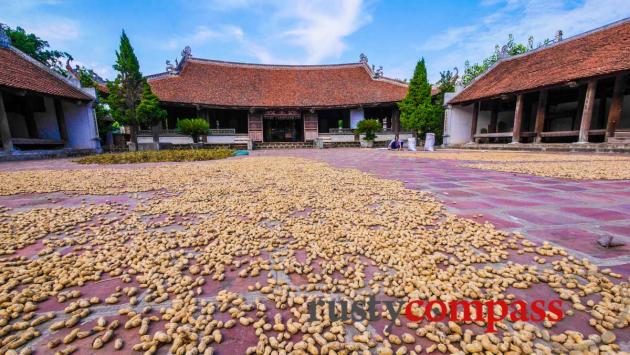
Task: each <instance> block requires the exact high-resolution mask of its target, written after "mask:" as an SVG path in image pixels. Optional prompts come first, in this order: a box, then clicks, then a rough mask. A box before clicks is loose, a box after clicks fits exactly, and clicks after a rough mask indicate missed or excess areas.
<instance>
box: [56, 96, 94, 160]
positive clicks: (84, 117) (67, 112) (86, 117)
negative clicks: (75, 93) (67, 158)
mask: <svg viewBox="0 0 630 355" xmlns="http://www.w3.org/2000/svg"><path fill="white" fill-rule="evenodd" d="M61 104H62V107H63V112H64V116H65V119H66V129H67V131H68V147H70V148H74V149H100V142H99V138H98V134H97V126H96V117H95V116H94V109H93V108H92V103H86V102H82V103H80V104H78V103H77V102H76V101H66V100H62V101H61Z"/></svg>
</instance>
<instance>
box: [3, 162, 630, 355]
mask: <svg viewBox="0 0 630 355" xmlns="http://www.w3.org/2000/svg"><path fill="white" fill-rule="evenodd" d="M0 177H2V180H3V181H4V183H3V184H2V185H0V195H13V194H49V193H59V192H63V193H64V195H66V196H73V197H77V196H78V197H80V198H81V199H84V200H83V202H81V203H80V205H79V206H74V205H73V206H63V204H62V205H61V206H55V207H33V208H30V209H16V210H12V209H9V208H3V209H1V210H0V234H1V238H0V256H1V258H0V266H1V268H0V280H1V281H2V282H0V340H1V341H0V353H9V352H13V351H14V352H16V353H24V354H26V353H29V351H30V349H36V348H42V349H48V350H47V351H49V352H57V353H59V354H70V353H73V352H78V353H99V352H102V353H107V352H112V351H117V350H120V351H121V352H125V353H128V352H131V351H132V350H133V351H138V352H144V353H147V354H152V353H156V352H158V351H163V352H168V351H170V352H172V353H174V354H188V353H191V354H195V353H197V354H212V353H213V352H215V351H217V352H223V353H228V352H230V351H235V349H236V348H235V346H237V345H235V344H238V340H239V339H238V338H237V337H238V334H241V333H243V332H245V333H246V334H250V335H251V339H254V340H253V341H252V343H251V344H248V346H247V347H245V348H243V349H242V351H244V352H246V353H251V354H254V353H257V354H272V353H278V354H283V353H291V352H295V353H303V354H306V353H310V354H317V353H338V354H351V353H368V352H372V353H378V354H406V353H418V354H419V353H423V352H427V353H428V352H431V351H438V352H441V353H458V352H459V353H464V352H468V353H481V352H483V351H486V352H489V353H499V352H510V351H511V352H513V353H523V352H524V353H527V352H539V353H570V352H586V351H590V352H592V353H597V352H609V353H613V352H619V351H620V350H621V347H620V343H619V339H618V338H619V334H621V333H620V331H622V332H623V331H627V328H628V323H629V322H630V287H629V285H628V280H627V279H623V277H622V275H619V274H616V273H615V272H612V271H611V270H606V269H600V268H599V267H598V266H596V265H594V264H592V263H591V262H590V261H589V260H586V259H584V260H583V259H579V258H576V257H574V256H571V255H569V254H568V253H567V252H566V251H565V250H563V249H561V248H558V247H556V246H554V245H551V244H548V243H545V244H537V243H534V242H531V241H528V240H527V239H525V238H524V237H523V236H522V235H520V234H511V233H507V232H503V231H499V230H496V229H495V228H494V227H493V226H492V225H491V224H478V223H476V222H474V221H471V220H468V219H464V218H459V217H457V216H455V215H452V214H449V213H447V212H446V210H445V209H444V207H443V206H442V205H441V204H440V203H439V202H438V201H437V200H436V199H434V198H433V196H432V195H430V194H428V193H425V192H421V191H414V190H407V189H405V188H404V187H403V185H402V183H400V182H397V181H390V180H382V179H377V178H375V177H373V176H371V175H368V174H364V173H361V172H359V171H356V170H349V169H333V168H331V167H329V166H328V165H326V164H324V163H318V162H313V161H309V160H305V159H293V158H247V159H232V160H226V161H215V162H207V163H178V164H169V165H163V166H157V167H143V168H124V169H116V168H101V167H99V168H94V169H82V170H56V171H21V172H13V173H2V174H0ZM95 196H101V197H100V198H99V199H96V198H95ZM102 196H107V198H102ZM115 196H118V197H121V196H123V197H124V198H119V199H114V198H113V197H115ZM109 198H111V200H110V199H109ZM31 248H35V250H36V251H35V252H28V250H30V249H31ZM517 255H518V257H519V258H518V260H520V261H521V262H516V261H513V260H512V259H513V258H514V257H515V256H517ZM542 257H544V260H545V262H544V263H540V260H541V259H542ZM524 260H525V261H524ZM527 260H528V261H527ZM111 280H117V282H118V286H116V287H113V288H111V289H107V290H106V291H107V292H106V294H100V295H99V296H94V295H92V294H90V293H89V292H90V291H93V290H94V289H97V288H98V287H99V285H101V283H103V282H108V281H111ZM243 282H244V283H245V284H246V286H245V287H240V288H238V287H237V286H238V284H239V283H243ZM541 287H542V288H545V289H548V290H550V292H552V293H553V294H554V295H555V296H554V297H556V298H560V299H562V300H564V302H565V304H566V306H567V308H572V309H571V312H570V313H571V314H572V315H570V314H569V312H567V315H566V317H565V319H563V320H562V321H560V323H562V322H576V320H575V318H577V315H580V316H582V317H583V319H588V320H589V324H590V327H589V328H588V332H586V333H581V332H577V331H570V330H565V331H559V330H557V329H556V327H557V325H556V324H544V325H543V324H534V323H529V322H520V321H519V322H514V323H512V322H510V321H508V320H504V321H502V322H499V323H497V328H499V332H498V333H496V334H484V333H483V326H484V324H483V322H478V323H480V324H476V325H473V324H465V323H456V322H447V323H428V322H426V321H423V322H420V323H409V322H408V321H407V320H406V318H403V317H404V316H401V318H399V319H398V320H397V321H396V322H395V324H394V326H393V329H387V331H383V329H382V327H381V328H378V329H377V328H376V327H375V326H373V325H372V324H370V323H368V322H355V321H353V320H349V321H346V322H343V321H340V320H332V319H330V318H329V316H328V313H327V312H326V311H325V309H324V307H318V308H317V314H318V316H319V320H317V321H312V320H311V319H310V318H309V310H308V304H309V302H310V301H313V300H319V299H346V300H352V301H365V300H367V299H368V297H369V296H371V295H375V296H376V297H377V298H387V299H394V300H399V301H405V300H409V299H423V300H430V299H431V300H435V299H440V300H444V301H448V300H457V299H471V300H482V301H485V300H496V299H504V300H506V301H508V302H509V301H511V300H513V299H515V297H516V296H515V293H516V292H517V291H518V294H519V295H521V296H519V297H523V296H522V295H523V294H526V293H527V292H531V293H533V292H534V289H535V288H541ZM516 290H517V291H516ZM534 296H535V295H534ZM50 304H54V305H60V307H56V308H55V309H57V308H58V309H59V310H53V311H47V310H44V308H45V307H44V305H50ZM40 308H42V309H41V310H40ZM379 311H380V312H381V314H382V315H383V316H384V317H386V316H387V312H386V309H384V308H383V309H379ZM239 332H241V333H239ZM62 334H63V335H62ZM129 334H133V337H132V338H131V339H133V340H128V339H130V338H129V336H127V337H125V335H129ZM123 339H125V340H123ZM248 339H249V338H248ZM421 343H422V344H421ZM427 344H428V345H427Z"/></svg>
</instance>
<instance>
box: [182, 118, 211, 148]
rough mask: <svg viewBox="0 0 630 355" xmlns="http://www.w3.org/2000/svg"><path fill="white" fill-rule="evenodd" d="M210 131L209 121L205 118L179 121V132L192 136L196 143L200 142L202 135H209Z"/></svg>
mask: <svg viewBox="0 0 630 355" xmlns="http://www.w3.org/2000/svg"><path fill="white" fill-rule="evenodd" d="M209 129H210V125H209V124H208V121H206V120H204V119H203V118H185V119H183V120H179V121H177V130H178V131H179V132H181V133H183V134H186V135H189V136H191V137H192V139H193V141H194V142H195V143H197V141H198V140H199V136H200V135H202V134H208V130H209Z"/></svg>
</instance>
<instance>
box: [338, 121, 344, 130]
mask: <svg viewBox="0 0 630 355" xmlns="http://www.w3.org/2000/svg"><path fill="white" fill-rule="evenodd" d="M337 127H338V128H343V120H338V121H337Z"/></svg>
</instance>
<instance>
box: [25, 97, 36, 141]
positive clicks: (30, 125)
mask: <svg viewBox="0 0 630 355" xmlns="http://www.w3.org/2000/svg"><path fill="white" fill-rule="evenodd" d="M24 99H25V100H24V106H23V107H22V108H23V110H22V113H24V119H25V120H26V129H27V130H28V135H29V137H30V138H39V132H38V131H37V123H36V122H35V117H34V116H33V106H31V100H29V97H28V96H26V97H24Z"/></svg>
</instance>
